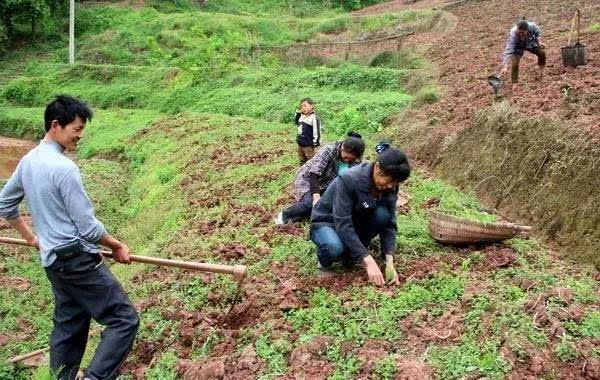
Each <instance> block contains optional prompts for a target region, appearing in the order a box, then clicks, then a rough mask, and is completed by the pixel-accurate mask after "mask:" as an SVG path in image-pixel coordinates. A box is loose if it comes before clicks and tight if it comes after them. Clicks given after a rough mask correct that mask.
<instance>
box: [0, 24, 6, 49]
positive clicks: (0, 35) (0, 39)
mask: <svg viewBox="0 0 600 380" xmlns="http://www.w3.org/2000/svg"><path fill="white" fill-rule="evenodd" d="M7 46H8V36H7V35H6V28H5V27H4V25H0V53H4V52H5V51H6V47H7Z"/></svg>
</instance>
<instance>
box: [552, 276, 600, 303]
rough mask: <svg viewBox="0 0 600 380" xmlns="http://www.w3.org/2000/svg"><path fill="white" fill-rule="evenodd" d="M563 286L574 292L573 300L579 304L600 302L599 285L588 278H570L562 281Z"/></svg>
mask: <svg viewBox="0 0 600 380" xmlns="http://www.w3.org/2000/svg"><path fill="white" fill-rule="evenodd" d="M561 285H562V286H563V287H566V288H569V289H571V290H572V291H573V298H575V301H577V302H581V303H593V302H597V301H598V293H597V292H596V286H597V284H596V282H595V281H594V279H592V278H590V277H588V276H585V275H583V276H579V278H574V277H570V276H568V277H565V278H563V279H562V280H561Z"/></svg>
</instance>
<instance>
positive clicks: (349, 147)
mask: <svg viewBox="0 0 600 380" xmlns="http://www.w3.org/2000/svg"><path fill="white" fill-rule="evenodd" d="M342 148H343V149H344V150H345V151H346V152H348V153H351V154H353V155H355V156H356V157H357V158H359V157H362V155H363V153H364V152H365V142H364V141H363V140H362V136H361V135H360V134H358V133H356V132H348V137H346V139H345V140H344V142H343V143H342Z"/></svg>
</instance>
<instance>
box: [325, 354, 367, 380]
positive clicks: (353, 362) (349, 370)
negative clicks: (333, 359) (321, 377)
mask: <svg viewBox="0 0 600 380" xmlns="http://www.w3.org/2000/svg"><path fill="white" fill-rule="evenodd" d="M359 369H360V362H359V361H358V359H357V358H356V357H354V356H346V357H345V358H344V360H343V361H341V362H339V363H338V367H337V368H336V369H335V372H334V373H333V374H332V375H331V376H329V378H328V380H346V379H351V378H352V377H353V376H354V375H355V374H356V373H357V372H358V370H359Z"/></svg>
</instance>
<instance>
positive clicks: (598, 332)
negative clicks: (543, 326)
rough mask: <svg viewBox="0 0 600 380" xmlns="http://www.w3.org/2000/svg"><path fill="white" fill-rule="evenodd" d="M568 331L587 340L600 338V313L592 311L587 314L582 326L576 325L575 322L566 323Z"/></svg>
mask: <svg viewBox="0 0 600 380" xmlns="http://www.w3.org/2000/svg"><path fill="white" fill-rule="evenodd" d="M565 327H566V328H567V330H568V331H569V332H570V333H571V334H574V335H577V336H582V337H587V338H600V312H598V311H590V312H587V313H586V314H585V315H584V317H583V320H582V321H581V324H579V325H578V324H575V323H574V322H567V323H565Z"/></svg>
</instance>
